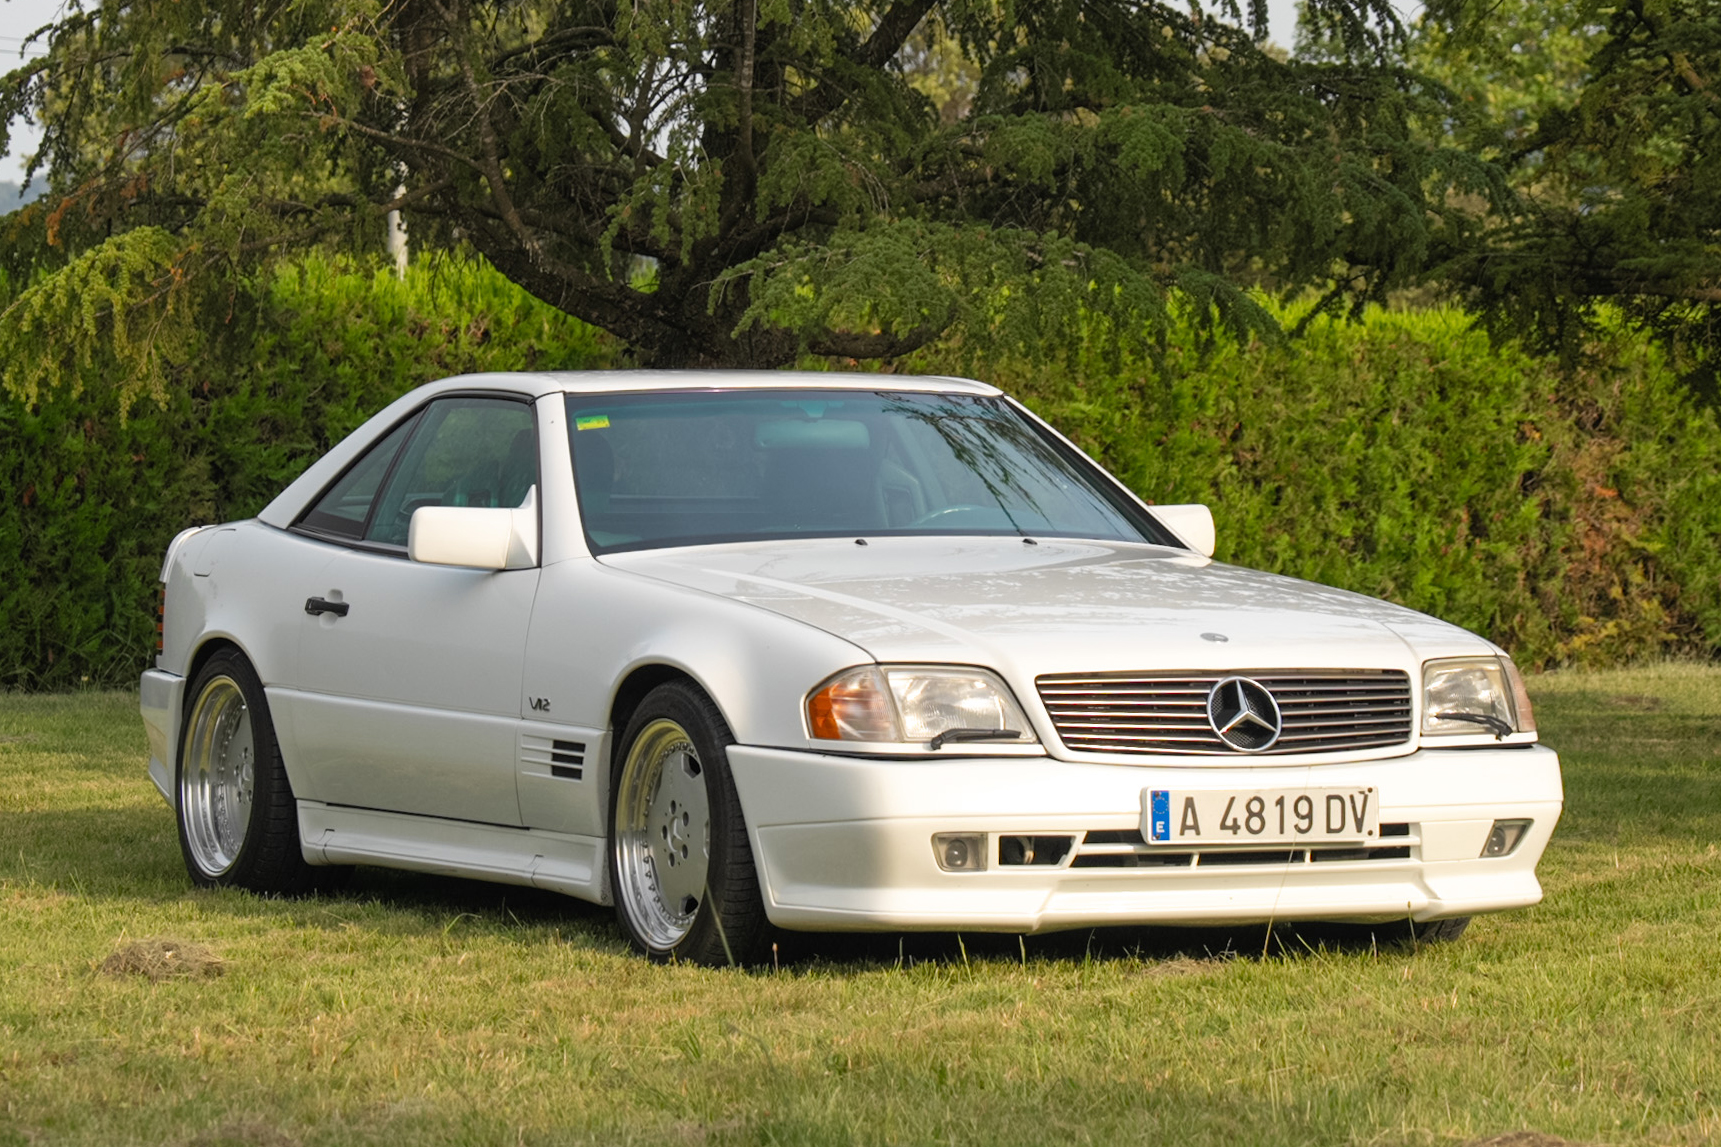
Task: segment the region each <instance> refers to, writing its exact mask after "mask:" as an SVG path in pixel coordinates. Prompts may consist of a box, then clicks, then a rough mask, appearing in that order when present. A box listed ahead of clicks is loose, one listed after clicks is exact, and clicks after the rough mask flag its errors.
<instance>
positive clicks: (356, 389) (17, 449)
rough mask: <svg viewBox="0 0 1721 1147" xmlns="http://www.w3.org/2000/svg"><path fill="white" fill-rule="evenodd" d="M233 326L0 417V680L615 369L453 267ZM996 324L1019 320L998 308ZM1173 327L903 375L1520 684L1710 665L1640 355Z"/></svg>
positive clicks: (1712, 521)
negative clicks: (394, 406)
mask: <svg viewBox="0 0 1721 1147" xmlns="http://www.w3.org/2000/svg"><path fill="white" fill-rule="evenodd" d="M893 289H900V290H906V289H910V288H908V287H904V286H900V285H897V286H893ZM1067 289H1071V290H1075V291H1077V292H1078V294H1080V298H1081V299H1086V298H1089V297H1091V295H1092V290H1091V289H1090V288H1088V287H1086V286H1082V285H1079V284H1078V285H1073V286H1069V287H1068V288H1067ZM1079 302H1080V299H1078V303H1079ZM253 304H254V305H252V306H250V307H237V308H236V309H235V317H234V319H233V320H232V322H231V323H230V324H229V325H230V327H231V328H232V329H230V330H227V331H225V332H224V333H223V334H222V337H221V338H219V339H212V338H210V339H203V340H201V341H198V342H196V343H194V344H192V345H190V346H187V347H186V348H185V349H184V362H185V364H186V365H185V366H184V367H183V368H182V369H183V371H184V374H183V375H182V376H181V377H179V378H177V379H176V381H175V383H174V385H172V386H171V387H170V388H169V389H168V392H167V393H168V398H167V402H166V405H165V406H162V405H158V404H157V403H154V402H151V401H144V402H142V403H141V404H139V405H138V406H136V407H135V408H134V409H133V412H132V415H131V417H130V419H129V420H127V419H125V418H123V417H122V416H121V413H120V407H119V405H118V399H117V394H116V391H117V386H118V384H117V383H115V382H113V381H104V382H99V383H98V382H96V381H91V382H90V383H89V384H88V385H86V387H85V388H84V391H83V393H82V394H81V395H73V394H72V393H71V392H66V391H51V392H44V393H43V394H42V395H41V397H40V398H39V400H38V402H36V403H35V404H30V405H26V404H23V403H19V402H16V401H9V402H6V403H5V404H4V405H0V444H3V446H4V449H0V609H3V610H4V613H5V616H6V617H8V618H9V619H11V620H12V624H11V625H9V626H8V627H7V628H6V629H5V630H4V631H3V632H0V683H3V684H7V685H12V686H20V687H31V688H37V687H57V686H64V685H69V684H75V683H78V682H79V681H81V680H83V679H85V678H88V679H89V680H91V681H94V682H102V683H124V682H127V681H129V680H131V679H132V678H133V676H134V675H135V673H136V672H137V670H138V669H139V667H140V666H141V665H142V664H143V663H144V662H145V660H146V659H147V656H148V650H149V646H150V643H151V641H152V639H153V637H152V633H151V627H152V623H153V613H152V611H153V601H154V593H155V577H156V573H157V570H158V568H159V562H160V558H161V553H162V551H163V549H164V547H165V545H166V543H167V540H168V539H169V538H171V537H172V536H173V534H174V533H175V532H176V531H178V530H179V529H181V528H183V527H184V526H186V525H191V524H195V523H200V522H208V521H217V520H228V519H233V518H239V517H244V516H247V515H249V514H252V513H255V512H256V511H257V510H258V509H259V508H261V507H262V506H263V505H264V504H265V503H266V502H267V501H268V500H269V499H270V498H271V497H273V496H274V495H275V493H277V492H278V491H279V490H280V489H281V487H282V486H284V485H285V484H286V483H287V482H289V481H291V480H292V479H293V478H294V477H295V476H296V475H297V474H298V473H299V472H300V470H302V469H303V468H304V466H305V465H306V464H307V463H308V462H310V461H311V460H312V459H313V458H315V457H317V456H318V455H320V454H321V453H322V452H323V451H325V450H326V449H327V448H328V447H329V446H331V445H332V444H333V443H334V442H336V441H338V440H339V439H340V438H341V437H342V436H344V435H345V434H346V433H348V432H349V431H351V430H352V429H353V428H355V427H356V426H358V425H359V423H361V422H362V421H363V420H364V419H365V418H366V417H368V416H369V415H370V414H372V413H374V412H375V411H376V410H377V409H379V408H380V407H381V406H382V405H383V404H384V403H386V402H387V401H389V400H390V399H392V398H394V397H395V396H397V395H399V394H401V393H403V392H404V391H406V390H408V389H410V388H411V387H413V386H415V385H417V384H419V383H422V382H426V381H429V380H431V379H434V378H438V377H442V376H445V375H449V374H455V373H460V372H462V371H467V370H480V369H483V370H489V369H498V370H508V369H531V368H540V367H542V368H550V367H570V368H577V367H589V366H600V365H608V364H609V363H610V361H611V360H612V358H613V355H614V353H615V352H614V351H613V349H612V348H611V347H610V345H609V344H606V343H605V342H604V341H603V340H601V339H600V338H599V337H598V336H597V335H596V334H595V333H594V332H593V331H592V330H591V329H590V328H588V327H585V326H583V325H582V324H579V323H577V322H574V321H572V320H569V319H567V318H566V317H565V316H563V315H562V314H560V312H557V311H555V310H553V309H551V308H549V307H545V306H543V305H541V304H537V303H535V302H533V301H532V300H530V299H529V297H527V296H525V295H524V294H523V293H521V292H519V291H518V290H516V289H514V288H513V287H512V286H511V285H510V284H508V283H506V281H504V280H502V279H501V278H500V276H498V275H496V274H494V273H493V272H488V271H480V270H475V269H472V268H465V267H460V266H455V265H447V266H441V267H429V266H426V267H421V268H419V269H416V270H414V272H413V273H412V274H411V276H410V277H409V278H408V280H407V281H406V282H405V283H401V282H397V281H396V280H395V279H393V278H392V277H391V276H388V275H380V274H379V275H372V274H369V273H365V272H362V271H355V270H353V269H351V268H346V267H341V266H337V265H332V264H330V263H327V262H323V261H312V262H309V263H306V264H303V265H301V266H299V267H297V268H295V269H292V270H291V271H288V272H284V273H282V274H279V275H277V276H275V277H273V278H271V279H270V280H269V281H268V282H267V285H266V287H265V289H263V290H262V291H260V292H259V294H258V296H257V297H256V298H255V299H254V300H253ZM1018 305H1021V306H1032V305H1035V303H1034V300H1033V298H1032V296H1031V295H1030V296H1029V297H1027V298H1023V299H1018V298H1016V297H1015V296H1014V295H1010V294H1007V293H1003V292H1001V293H1000V297H999V299H998V300H997V302H996V304H995V306H996V307H997V308H999V309H1007V308H1009V307H1012V306H1018ZM1296 317H1297V316H1295V315H1291V316H1288V318H1291V319H1294V318H1296ZM1167 321H1168V323H1169V324H1170V325H1171V328H1172V329H1173V330H1174V332H1175V334H1174V337H1172V338H1171V339H1169V340H1168V342H1167V344H1166V346H1165V348H1164V349H1163V351H1162V353H1160V354H1159V355H1158V356H1156V357H1155V358H1147V359H1142V358H1131V357H1129V356H1125V355H1121V354H1119V353H1118V352H1117V351H1116V350H1115V347H1114V346H1113V345H1112V342H1111V339H1110V331H1111V328H1112V323H1113V320H1112V319H1111V318H1109V317H1108V316H1106V315H1105V314H1104V313H1099V312H1086V317H1085V319H1084V320H1083V322H1082V324H1081V325H1079V326H1077V327H1076V328H1074V329H1072V330H1071V331H1069V332H1067V334H1066V336H1065V337H1067V339H1068V340H1069V346H1070V347H1071V348H1072V352H1071V353H1072V354H1073V355H1075V356H1076V358H1075V360H1074V365H1073V366H1071V367H1069V368H1066V369H1054V368H1050V367H1047V366H1046V365H1045V364H1044V363H1036V362H1033V361H1032V360H1026V359H1023V358H1020V357H996V358H986V357H984V356H980V355H977V354H976V353H974V352H973V351H972V350H970V349H965V348H963V347H960V346H946V347H944V348H943V349H941V350H940V351H938V352H937V353H936V354H933V353H926V354H923V355H921V356H919V357H918V359H917V360H916V361H915V362H914V363H913V364H912V365H913V366H914V367H916V368H917V369H922V370H927V371H944V372H949V371H967V372H969V373H973V374H975V375H977V376H978V377H982V378H987V379H990V380H992V381H996V382H998V383H999V384H1000V385H1002V386H1004V387H1006V388H1007V389H1009V390H1010V391H1011V392H1013V393H1015V394H1018V395H1020V396H1021V397H1023V398H1024V399H1025V400H1026V401H1028V402H1029V404H1030V405H1032V406H1034V407H1035V408H1036V409H1037V410H1038V411H1039V412H1040V413H1042V414H1043V415H1045V416H1046V417H1048V418H1049V419H1050V420H1051V421H1052V422H1053V423H1054V424H1055V425H1057V426H1059V427H1060V428H1061V429H1063V430H1065V431H1066V432H1067V433H1069V434H1071V435H1072V436H1073V437H1075V438H1076V440H1077V441H1078V442H1080V443H1081V444H1082V445H1083V446H1084V447H1085V448H1086V449H1087V450H1088V451H1089V452H1090V453H1092V454H1093V455H1094V456H1095V457H1096V458H1098V459H1100V460H1101V461H1102V462H1103V463H1104V464H1105V465H1106V466H1108V467H1110V468H1111V469H1112V470H1113V471H1114V472H1116V473H1117V474H1118V475H1119V476H1121V477H1122V478H1124V480H1125V481H1127V482H1128V483H1130V485H1131V486H1132V487H1134V488H1135V489H1136V490H1138V491H1139V492H1141V493H1142V495H1143V496H1144V497H1146V498H1148V499H1149V500H1151V501H1155V502H1181V501H1202V502H1207V503H1209V504H1210V505H1212V506H1213V509H1214V513H1215V516H1216V518H1217V520H1218V524H1219V537H1220V553H1219V556H1220V557H1221V558H1222V559H1223V560H1227V561H1233V562H1237V563H1239V564H1243V565H1249V566H1256V567H1260V568H1264V569H1270V570H1277V571H1279V572H1283V573H1288V574H1293V575H1296V576H1299V577H1305V578H1310V579H1313V580H1315V581H1320V582H1325V583H1328V584H1332V585H1337V586H1342V587H1345V588H1348V589H1355V590H1358V591H1360V592H1363V593H1368V594H1374V595H1377V596H1381V597H1386V598H1390V599H1392V600H1394V601H1398V602H1402V603H1403V604H1406V605H1409V606H1412V607H1414V608H1416V609H1421V610H1426V611H1427V612H1430V613H1433V614H1435V615H1436V616H1439V617H1444V618H1446V619H1448V620H1450V621H1454V622H1456V623H1458V624H1460V625H1464V626H1467V627H1469V628H1472V629H1475V630H1477V631H1478V632H1481V633H1483V634H1486V635H1488V636H1490V637H1492V638H1493V639H1494V640H1496V641H1499V642H1500V643H1501V644H1503V645H1505V646H1506V647H1508V648H1509V649H1511V650H1512V651H1513V652H1514V653H1515V654H1517V655H1518V656H1520V657H1522V658H1523V659H1524V660H1525V661H1526V662H1527V663H1530V664H1550V663H1560V662H1579V663H1591V664H1605V663H1617V662H1622V661H1630V660H1635V659H1638V658H1641V657H1645V656H1651V655H1655V654H1658V653H1667V652H1680V653H1696V654H1712V653H1713V652H1714V651H1715V650H1716V649H1717V648H1718V647H1721V541H1718V539H1721V428H1718V426H1717V422H1716V418H1715V416H1714V413H1713V412H1712V411H1709V410H1704V409H1699V408H1697V407H1695V406H1694V405H1693V404H1692V402H1691V400H1690V399H1689V397H1688V396H1687V395H1686V394H1685V392H1684V391H1683V390H1682V389H1681V388H1680V386H1679V385H1678V383H1677V380H1676V378H1675V377H1674V374H1673V372H1672V371H1670V370H1669V369H1668V368H1667V366H1666V363H1665V361H1664V359H1663V357H1662V356H1661V355H1660V353H1659V352H1657V351H1656V350H1655V349H1654V348H1653V347H1652V346H1650V345H1648V344H1646V343H1645V342H1644V341H1643V340H1642V339H1640V338H1632V337H1628V336H1624V335H1621V336H1618V337H1616V338H1614V339H1613V340H1611V341H1610V342H1608V343H1607V344H1605V345H1601V346H1598V347H1596V348H1594V354H1593V355H1592V356H1591V357H1592V361H1591V362H1590V365H1588V366H1587V367H1585V368H1584V369H1582V370H1579V371H1576V372H1573V373H1567V372H1564V371H1562V370H1561V369H1559V368H1558V367H1557V365H1556V364H1555V363H1553V362H1551V361H1549V360H1545V359H1537V358H1535V357H1532V356H1530V355H1528V354H1525V353H1523V352H1520V351H1514V350H1509V349H1508V350H1500V349H1496V348H1492V347H1490V346H1489V344H1488V341H1487V339H1486V338H1485V337H1484V336H1483V335H1482V334H1480V333H1478V332H1476V331H1474V330H1472V329H1470V327H1469V325H1468V324H1467V321H1466V319H1465V318H1464V316H1462V315H1460V314H1458V313H1456V312H1432V313H1421V314H1384V313H1381V312H1371V313H1370V316H1369V317H1368V319H1367V321H1366V322H1364V323H1363V324H1361V325H1360V326H1359V325H1350V324H1343V323H1336V322H1333V321H1331V320H1328V319H1318V320H1315V321H1314V322H1312V323H1310V325H1309V328H1308V333H1307V335H1306V337H1305V338H1304V339H1303V340H1300V341H1299V342H1298V343H1296V344H1293V345H1292V347H1291V348H1289V349H1286V348H1284V347H1282V346H1272V347H1270V346H1269V345H1268V344H1265V343H1263V342H1261V341H1259V340H1256V339H1250V340H1247V341H1240V340H1237V339H1231V338H1219V339H1217V340H1215V341H1213V342H1212V343H1211V344H1210V345H1209V346H1208V347H1207V348H1206V350H1205V353H1204V354H1203V353H1198V348H1197V343H1198V341H1199V340H1198V339H1197V337H1196V336H1195V334H1194V333H1193V329H1192V326H1191V323H1190V320H1189V317H1188V316H1187V315H1186V314H1184V315H1176V314H1174V315H1171V316H1169V317H1168V320H1167ZM1084 347H1086V348H1093V349H1089V350H1082V349H1081V348H1084ZM90 377H91V378H92V379H100V378H101V376H100V375H92V376H90Z"/></svg>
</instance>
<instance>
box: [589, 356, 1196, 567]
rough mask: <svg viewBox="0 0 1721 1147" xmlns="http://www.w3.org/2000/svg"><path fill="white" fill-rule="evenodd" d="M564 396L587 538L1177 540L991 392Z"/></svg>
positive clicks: (608, 543) (608, 545)
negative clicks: (978, 394)
mask: <svg viewBox="0 0 1721 1147" xmlns="http://www.w3.org/2000/svg"><path fill="white" fill-rule="evenodd" d="M567 404H568V436H569V438H570V440H571V441H572V445H573V456H574V475H575V482H576V485H577V486H578V489H579V499H580V516H581V518H582V519H583V521H584V523H585V529H586V536H587V540H588V541H589V542H590V544H591V546H592V551H593V552H594V553H607V552H615V551H620V550H637V549H649V548H653V547H658V546H678V545H700V544H707V543H714V542H734V541H752V540H763V539H770V538H788V537H848V536H852V537H857V538H858V537H867V536H872V537H884V536H891V535H939V534H944V535H947V534H968V535H988V534H991V535H997V534H1002V535H1010V536H1017V535H1021V536H1037V537H1072V538H1095V539H1104V540H1107V541H1123V542H1153V543H1156V544H1160V545H1176V544H1177V543H1176V542H1175V541H1173V540H1172V539H1171V537H1170V536H1169V535H1168V534H1166V533H1165V532H1164V531H1163V530H1161V529H1160V528H1159V527H1158V525H1157V523H1155V522H1154V521H1153V520H1152V519H1151V518H1150V517H1149V516H1148V515H1147V514H1145V513H1143V512H1142V511H1141V509H1140V508H1139V507H1138V506H1135V505H1134V504H1132V503H1131V502H1130V501H1129V499H1128V498H1126V497H1125V496H1124V495H1123V494H1122V493H1120V492H1119V491H1117V490H1116V489H1113V488H1110V483H1109V482H1107V481H1106V480H1105V478H1104V477H1103V476H1102V475H1100V474H1098V473H1096V472H1095V471H1094V469H1093V467H1092V465H1091V464H1089V463H1088V462H1087V461H1086V460H1085V459H1082V458H1081V457H1080V456H1079V455H1078V454H1076V452H1074V451H1072V450H1070V449H1069V448H1068V447H1067V446H1065V445H1063V444H1062V443H1060V442H1057V441H1056V440H1055V439H1054V438H1052V437H1051V436H1049V435H1046V434H1045V433H1043V432H1042V431H1041V430H1040V429H1039V428H1038V427H1036V426H1034V424H1033V423H1032V422H1030V421H1029V420H1028V419H1026V418H1024V417H1023V416H1022V415H1021V414H1020V413H1019V412H1018V411H1016V410H1015V409H1013V408H1012V407H1011V406H1010V405H1009V404H1008V403H1006V402H1004V401H1003V400H1002V399H999V398H978V397H971V396H967V395H952V394H914V393H904V392H897V391H881V392H872V393H869V392H865V391H850V390H841V391H819V390H744V391H701V392H684V391H671V392H657V393H643V394H606V395H581V394H569V395H568V396H567Z"/></svg>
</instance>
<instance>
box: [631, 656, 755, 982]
mask: <svg viewBox="0 0 1721 1147" xmlns="http://www.w3.org/2000/svg"><path fill="white" fill-rule="evenodd" d="M731 741H732V738H731V736H730V734H729V727H728V725H727V724H726V723H725V722H724V720H723V715H722V714H721V713H720V712H719V711H718V709H717V706H716V705H714V704H712V703H711V700H710V698H708V697H706V696H705V695H704V694H703V693H701V692H700V691H699V690H698V689H696V688H694V687H693V686H691V685H689V684H685V683H682V682H670V683H668V684H665V685H660V686H658V687H657V688H656V689H653V690H652V691H651V692H650V693H649V694H647V695H646V698H645V700H644V701H642V702H641V703H640V706H639V708H638V709H637V710H636V711H635V712H634V715H633V718H632V720H630V721H629V722H628V725H627V730H626V732H625V733H624V734H623V736H622V739H621V747H620V751H619V752H618V753H617V754H616V757H615V765H614V770H613V775H612V779H611V784H610V884H611V887H613V888H614V889H615V900H616V918H617V920H618V921H619V922H620V924H621V929H622V932H623V934H624V935H626V936H627V938H628V940H629V942H630V943H632V944H633V946H634V947H635V948H636V949H638V950H639V951H641V952H643V953H645V954H646V955H647V956H649V957H650V958H652V959H655V960H668V959H677V960H686V961H689V962H692V963H696V964H708V965H713V966H721V965H725V964H745V963H751V962H752V961H754V960H756V959H758V958H759V956H760V950H761V948H762V947H763V945H764V942H765V938H766V934H767V932H768V930H769V924H768V922H767V920H766V918H765V907H764V903H763V901H762V899H761V897H760V895H759V879H758V874H757V873H756V871H755V869H754V867H753V850H752V847H751V846H750V845H749V843H748V840H747V825H746V821H745V820H744V819H743V817H742V812H741V801H740V798H739V797H738V796H737V795H736V793H735V784H734V781H733V780H732V779H731V778H730V775H729V758H728V754H727V752H726V751H725V750H726V748H727V746H728V745H729V744H730V743H731Z"/></svg>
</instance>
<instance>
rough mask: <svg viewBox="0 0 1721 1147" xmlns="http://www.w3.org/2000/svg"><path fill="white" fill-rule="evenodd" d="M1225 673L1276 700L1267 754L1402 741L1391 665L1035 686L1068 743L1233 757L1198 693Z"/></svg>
mask: <svg viewBox="0 0 1721 1147" xmlns="http://www.w3.org/2000/svg"><path fill="white" fill-rule="evenodd" d="M1230 676H1239V677H1248V678H1250V679H1252V680H1255V681H1259V682H1260V683H1261V684H1262V685H1264V686H1266V688H1267V691H1268V692H1270V693H1271V694H1272V695H1273V700H1274V701H1276V702H1278V705H1279V712H1280V714H1281V715H1282V716H1283V718H1284V731H1283V732H1281V733H1280V735H1279V739H1278V741H1277V742H1276V743H1274V745H1273V746H1272V747H1271V748H1270V749H1268V750H1267V751H1266V755H1274V754H1279V753H1324V752H1333V751H1335V750H1351V749H1372V748H1379V747H1381V746H1384V745H1401V744H1403V743H1405V742H1406V741H1408V740H1410V677H1409V675H1408V674H1405V673H1403V672H1402V671H1400V670H1396V669H1336V670H1328V669H1268V670H1238V671H1237V672H1236V673H1235V674H1232V673H1177V672H1171V673H1058V674H1051V675H1048V676H1045V677H1040V678H1037V679H1036V680H1035V682H1034V684H1035V685H1036V686H1038V688H1039V690H1040V700H1041V701H1043V702H1045V705H1046V711H1047V712H1048V713H1050V714H1051V718H1052V725H1053V727H1054V728H1056V729H1057V731H1058V736H1059V737H1061V738H1062V739H1063V742H1064V744H1065V745H1067V746H1069V747H1070V748H1072V749H1076V750H1078V751H1081V752H1089V753H1199V754H1214V755H1225V756H1232V755H1242V754H1239V753H1238V750H1236V749H1233V748H1231V747H1230V746H1229V745H1227V744H1226V743H1225V742H1224V741H1221V740H1220V739H1219V735H1218V734H1217V733H1215V732H1214V731H1213V727H1212V726H1211V725H1209V724H1208V722H1207V695H1208V693H1210V692H1211V691H1212V689H1213V686H1215V685H1217V684H1218V683H1219V682H1220V681H1222V680H1224V679H1225V678H1226V677H1230ZM1251 755H1254V754H1251Z"/></svg>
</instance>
